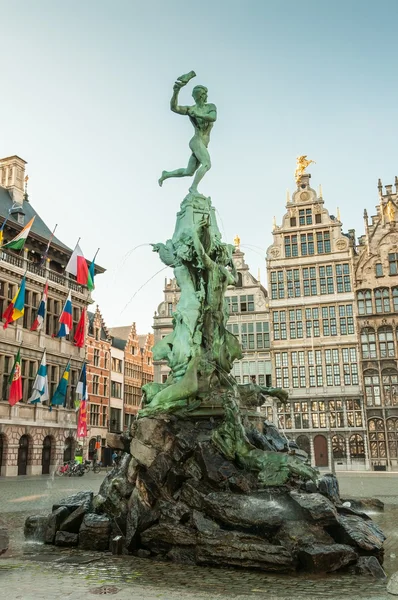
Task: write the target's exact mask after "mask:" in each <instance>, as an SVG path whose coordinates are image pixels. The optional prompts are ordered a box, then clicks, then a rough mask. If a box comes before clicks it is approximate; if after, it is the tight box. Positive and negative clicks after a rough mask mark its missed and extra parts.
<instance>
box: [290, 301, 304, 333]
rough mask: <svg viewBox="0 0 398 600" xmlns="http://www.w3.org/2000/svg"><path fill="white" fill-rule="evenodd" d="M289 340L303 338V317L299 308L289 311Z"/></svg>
mask: <svg viewBox="0 0 398 600" xmlns="http://www.w3.org/2000/svg"><path fill="white" fill-rule="evenodd" d="M289 328H290V339H292V340H295V339H296V338H302V337H303V315H302V310H301V308H298V309H292V310H289Z"/></svg>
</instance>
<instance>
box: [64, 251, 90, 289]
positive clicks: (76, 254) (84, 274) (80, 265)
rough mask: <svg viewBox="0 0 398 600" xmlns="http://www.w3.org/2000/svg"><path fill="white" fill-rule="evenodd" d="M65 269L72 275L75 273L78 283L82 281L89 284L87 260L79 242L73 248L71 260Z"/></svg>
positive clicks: (83, 283)
mask: <svg viewBox="0 0 398 600" xmlns="http://www.w3.org/2000/svg"><path fill="white" fill-rule="evenodd" d="M65 271H66V272H67V273H71V275H74V276H75V277H76V281H77V283H81V284H82V285H87V282H88V267H87V261H86V259H85V258H84V255H83V252H82V250H81V248H80V246H79V244H76V247H75V249H74V250H73V253H72V256H71V257H70V259H69V262H68V264H67V265H66V267H65Z"/></svg>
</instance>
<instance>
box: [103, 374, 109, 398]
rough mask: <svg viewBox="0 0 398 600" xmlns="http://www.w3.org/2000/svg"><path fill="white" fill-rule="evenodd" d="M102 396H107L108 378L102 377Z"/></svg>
mask: <svg viewBox="0 0 398 600" xmlns="http://www.w3.org/2000/svg"><path fill="white" fill-rule="evenodd" d="M104 396H105V398H108V378H107V377H104Z"/></svg>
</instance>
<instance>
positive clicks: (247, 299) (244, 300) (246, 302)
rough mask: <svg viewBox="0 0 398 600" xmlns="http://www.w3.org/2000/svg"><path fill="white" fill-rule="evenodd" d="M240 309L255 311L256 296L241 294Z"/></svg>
mask: <svg viewBox="0 0 398 600" xmlns="http://www.w3.org/2000/svg"><path fill="white" fill-rule="evenodd" d="M240 311H241V312H254V296H253V295H250V296H240Z"/></svg>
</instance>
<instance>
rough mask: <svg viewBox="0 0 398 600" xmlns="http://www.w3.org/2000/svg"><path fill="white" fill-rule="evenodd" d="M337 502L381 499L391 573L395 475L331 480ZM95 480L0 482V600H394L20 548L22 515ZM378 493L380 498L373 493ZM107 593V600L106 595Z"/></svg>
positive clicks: (315, 583)
mask: <svg viewBox="0 0 398 600" xmlns="http://www.w3.org/2000/svg"><path fill="white" fill-rule="evenodd" d="M338 477H339V480H340V485H341V490H342V496H343V497H344V495H345V496H352V497H361V496H362V497H364V496H375V497H380V498H381V499H382V500H383V501H384V502H386V504H388V506H387V507H386V511H385V513H384V514H375V515H372V516H373V518H374V519H375V521H377V522H378V523H379V524H380V525H381V527H382V528H383V529H384V531H385V532H386V534H387V536H388V539H387V542H386V545H385V554H386V559H385V565H384V566H385V569H386V571H387V574H388V575H391V574H392V573H393V572H395V571H397V570H398V559H397V557H398V506H397V504H398V501H397V496H398V474H366V473H364V474H362V473H361V474H359V473H355V474H354V473H349V474H347V473H344V474H338ZM101 480H102V476H101V475H94V474H89V475H88V476H87V475H85V476H84V477H82V478H67V479H63V478H60V479H56V480H54V481H53V482H52V481H51V480H50V479H49V478H45V477H40V478H24V479H23V480H22V479H21V478H19V479H12V480H10V479H8V480H6V479H3V480H0V499H1V500H0V501H1V509H2V510H1V512H2V515H1V516H2V517H3V518H4V517H5V519H6V521H7V523H8V525H9V526H10V528H11V529H12V532H11V534H12V547H11V550H10V552H9V553H7V555H6V558H4V559H0V590H1V591H0V597H3V593H4V598H7V600H41V599H43V600H44V599H50V598H51V600H61V598H62V599H65V598H68V599H71V600H83V598H84V599H87V598H90V597H91V596H93V597H94V596H95V595H101V594H100V592H103V593H104V592H108V593H107V594H106V595H112V596H113V597H114V598H115V599H116V600H127V598H128V599H129V600H141V599H142V600H155V599H162V600H216V599H223V600H227V599H231V600H232V599H234V600H249V599H251V600H254V599H255V598H266V599H267V600H304V599H306V600H307V599H308V598H311V599H315V600H318V599H327V598H333V599H335V600H354V599H355V600H356V599H357V598H358V599H363V600H387V599H389V600H393V598H394V597H393V596H390V595H389V594H387V592H386V584H385V583H384V582H378V581H373V580H370V579H367V578H359V577H353V576H350V575H348V574H343V575H330V576H322V577H316V576H310V575H299V576H297V575H296V576H289V575H272V574H265V573H261V572H255V571H243V570H238V569H210V568H204V567H195V566H190V565H175V564H171V563H163V562H154V561H152V560H145V559H139V558H136V557H132V556H128V557H113V556H111V555H104V554H102V553H87V552H84V553H82V552H79V551H77V550H69V549H65V550H61V549H59V548H55V547H49V546H42V545H38V544H26V543H23V539H22V525H23V521H24V519H25V516H26V515H27V514H33V513H35V512H36V513H37V512H44V513H45V512H47V511H48V510H49V508H50V507H51V505H52V503H53V502H54V500H56V499H59V498H61V497H62V496H64V495H66V494H71V493H73V492H75V491H78V490H82V489H92V490H93V491H97V490H98V487H99V485H100V482H101ZM378 492H380V493H378ZM112 592H113V594H112Z"/></svg>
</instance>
